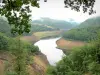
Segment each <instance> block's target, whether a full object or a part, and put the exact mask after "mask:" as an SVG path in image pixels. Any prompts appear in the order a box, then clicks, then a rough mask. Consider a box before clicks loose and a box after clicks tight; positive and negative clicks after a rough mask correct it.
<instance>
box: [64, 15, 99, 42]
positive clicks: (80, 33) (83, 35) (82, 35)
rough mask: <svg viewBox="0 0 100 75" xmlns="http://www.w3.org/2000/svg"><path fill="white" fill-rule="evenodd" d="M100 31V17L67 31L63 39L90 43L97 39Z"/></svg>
mask: <svg viewBox="0 0 100 75" xmlns="http://www.w3.org/2000/svg"><path fill="white" fill-rule="evenodd" d="M99 31H100V17H96V18H91V19H88V20H86V21H85V22H83V23H81V24H80V25H79V26H77V27H76V28H73V29H71V30H69V31H66V32H65V33H64V34H63V37H64V38H66V39H73V40H81V41H90V40H95V39H97V34H98V32H99Z"/></svg>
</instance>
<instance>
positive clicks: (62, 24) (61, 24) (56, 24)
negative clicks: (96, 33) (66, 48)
mask: <svg viewBox="0 0 100 75" xmlns="http://www.w3.org/2000/svg"><path fill="white" fill-rule="evenodd" d="M32 23H33V24H34V23H35V24H42V25H45V26H49V27H52V28H55V29H66V30H67V29H71V28H73V27H75V26H76V25H77V23H71V22H68V21H64V20H55V19H50V18H40V19H37V20H33V22H32Z"/></svg>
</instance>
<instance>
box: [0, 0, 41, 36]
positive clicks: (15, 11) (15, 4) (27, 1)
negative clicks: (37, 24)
mask: <svg viewBox="0 0 100 75" xmlns="http://www.w3.org/2000/svg"><path fill="white" fill-rule="evenodd" d="M3 3H4V6H2V7H1V8H0V14H1V16H2V15H4V16H5V17H6V18H7V19H8V23H9V24H10V25H11V29H12V33H18V34H22V33H24V32H27V33H28V32H29V31H30V24H29V21H30V19H29V18H30V14H29V13H30V12H31V10H30V6H36V7H39V5H38V3H37V0H3Z"/></svg>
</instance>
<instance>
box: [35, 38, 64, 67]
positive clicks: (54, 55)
mask: <svg viewBox="0 0 100 75" xmlns="http://www.w3.org/2000/svg"><path fill="white" fill-rule="evenodd" d="M58 39H60V38H52V39H43V40H40V41H38V42H36V43H35V45H36V46H38V47H39V49H40V51H41V52H42V53H43V54H45V55H46V56H47V59H48V61H49V63H50V64H51V65H55V64H56V63H57V62H58V61H59V60H61V59H62V57H63V55H64V53H63V51H62V50H60V49H57V48H56V47H57V45H56V41H57V40H58Z"/></svg>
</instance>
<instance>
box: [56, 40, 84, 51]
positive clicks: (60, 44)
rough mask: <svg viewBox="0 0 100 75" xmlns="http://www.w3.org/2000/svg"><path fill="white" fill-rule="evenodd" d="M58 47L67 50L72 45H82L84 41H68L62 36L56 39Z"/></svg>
mask: <svg viewBox="0 0 100 75" xmlns="http://www.w3.org/2000/svg"><path fill="white" fill-rule="evenodd" d="M56 43H57V46H58V48H61V49H64V50H69V49H72V48H74V47H81V46H84V45H85V44H86V43H85V42H82V41H70V40H65V39H64V38H61V39H59V40H57V41H56Z"/></svg>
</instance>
